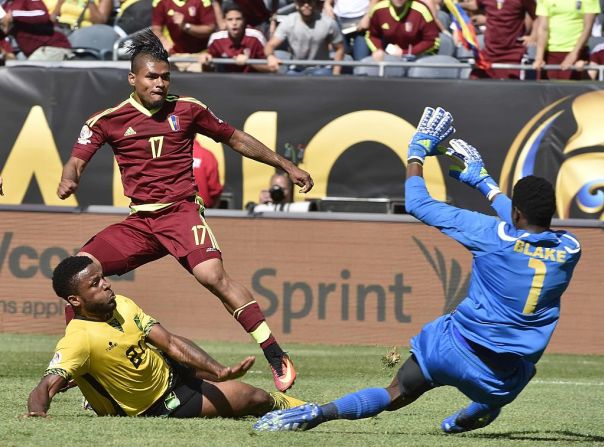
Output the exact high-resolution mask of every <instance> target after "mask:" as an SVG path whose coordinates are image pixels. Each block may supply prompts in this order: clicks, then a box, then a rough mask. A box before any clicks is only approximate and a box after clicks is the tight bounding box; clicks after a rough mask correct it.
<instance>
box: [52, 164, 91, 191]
mask: <svg viewBox="0 0 604 447" xmlns="http://www.w3.org/2000/svg"><path fill="white" fill-rule="evenodd" d="M87 164H88V162H86V161H84V160H82V159H80V158H77V157H70V158H69V160H68V161H67V163H65V166H64V167H63V173H62V174H61V181H60V182H59V187H58V188H57V195H58V196H59V198H60V199H61V200H65V199H66V198H67V197H69V196H71V195H72V194H73V193H74V192H76V190H77V189H78V185H79V184H80V177H81V176H82V172H84V169H85V168H86V165H87Z"/></svg>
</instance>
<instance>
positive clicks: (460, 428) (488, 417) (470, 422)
mask: <svg viewBox="0 0 604 447" xmlns="http://www.w3.org/2000/svg"><path fill="white" fill-rule="evenodd" d="M464 410H465V409H462V410H459V411H458V412H457V413H455V414H453V415H451V416H449V417H448V418H445V419H444V420H443V422H442V424H441V425H440V428H441V429H442V430H443V431H444V432H445V433H449V434H454V433H463V432H466V431H472V430H476V429H478V428H483V427H486V426H487V425H489V424H490V423H491V422H493V421H494V420H495V419H497V416H499V413H501V408H496V409H494V410H490V411H489V412H488V413H486V414H485V415H483V416H478V417H476V418H468V417H466V418H464V417H463V412H464ZM460 416H462V417H461V418H460ZM463 419H465V420H463Z"/></svg>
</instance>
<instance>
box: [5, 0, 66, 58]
mask: <svg viewBox="0 0 604 447" xmlns="http://www.w3.org/2000/svg"><path fill="white" fill-rule="evenodd" d="M2 8H3V9H4V11H5V12H6V14H5V15H4V17H2V19H0V29H1V30H2V32H3V33H4V34H7V35H8V34H12V35H13V37H14V38H15V40H16V41H17V45H19V49H20V50H21V51H22V52H23V54H25V55H26V56H27V57H28V58H29V59H31V60H36V59H37V60H64V59H68V58H69V57H70V56H71V50H70V48H71V45H70V44H69V41H68V40H67V37H65V35H64V34H62V33H60V32H57V31H55V30H54V26H53V24H52V22H51V21H50V16H49V15H48V9H46V5H44V2H42V1H41V0H6V1H5V2H4V3H2Z"/></svg>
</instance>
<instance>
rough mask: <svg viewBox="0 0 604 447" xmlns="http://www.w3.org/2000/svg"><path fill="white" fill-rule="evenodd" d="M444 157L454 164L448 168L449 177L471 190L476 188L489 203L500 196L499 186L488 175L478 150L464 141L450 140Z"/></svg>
mask: <svg viewBox="0 0 604 447" xmlns="http://www.w3.org/2000/svg"><path fill="white" fill-rule="evenodd" d="M449 145H450V147H449V148H447V150H446V155H448V156H449V157H451V159H453V161H454V162H455V164H453V165H451V166H450V167H449V175H450V176H451V177H453V178H454V179H456V180H459V181H460V182H462V183H465V184H466V185H468V186H471V187H472V188H476V189H477V190H478V191H480V192H481V193H482V195H484V196H485V197H486V198H487V199H488V200H489V201H490V202H492V201H493V199H495V197H496V196H497V195H498V194H501V190H500V189H499V185H497V182H495V180H493V177H491V176H490V175H489V173H488V172H487V170H486V168H485V167H484V162H483V161H482V157H481V156H480V153H479V152H478V150H477V149H476V148H475V147H474V146H472V145H471V144H469V143H467V142H465V141H464V140H451V141H450V143H449Z"/></svg>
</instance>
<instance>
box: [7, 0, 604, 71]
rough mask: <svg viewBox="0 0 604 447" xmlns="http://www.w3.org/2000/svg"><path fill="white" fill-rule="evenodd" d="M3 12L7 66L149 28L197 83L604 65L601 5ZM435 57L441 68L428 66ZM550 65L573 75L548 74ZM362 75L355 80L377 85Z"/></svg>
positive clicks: (40, 5)
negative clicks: (243, 77)
mask: <svg viewBox="0 0 604 447" xmlns="http://www.w3.org/2000/svg"><path fill="white" fill-rule="evenodd" d="M0 6H1V8H2V9H0V36H1V40H0V60H2V61H3V60H7V59H14V58H17V59H32V60H69V59H82V58H83V59H109V58H110V56H111V54H112V48H105V49H104V51H101V52H96V53H91V52H90V51H85V50H82V48H81V47H85V46H86V45H84V44H82V42H85V41H86V38H87V36H91V37H90V38H92V36H94V37H95V38H96V39H97V40H99V39H102V38H107V39H109V41H110V42H115V41H117V40H118V39H119V38H124V39H126V38H127V36H129V35H132V34H133V33H136V32H137V31H140V30H142V29H144V28H148V27H151V29H152V30H153V32H154V33H155V34H156V35H157V36H158V37H159V38H160V39H161V41H162V43H163V45H164V47H165V48H166V50H168V51H169V53H170V55H171V56H172V57H173V58H175V59H178V57H181V59H182V57H185V60H187V61H188V62H185V63H178V64H177V68H178V69H180V70H186V71H213V70H215V71H226V72H243V73H249V72H264V73H286V74H290V75H330V74H333V75H338V74H340V73H345V74H350V73H353V70H352V69H351V67H350V66H346V65H345V64H337V63H336V64H333V65H326V64H325V62H326V61H334V62H338V61H353V60H354V61H361V62H364V63H369V62H373V61H386V62H401V61H402V62H410V61H417V60H422V61H424V62H432V61H434V62H437V63H456V62H459V61H461V62H470V63H472V64H473V67H474V69H473V70H472V72H471V73H470V77H471V78H474V79H477V78H499V79H523V78H525V73H527V72H528V71H524V70H522V71H521V70H518V69H507V68H506V69H503V68H500V67H495V68H493V67H492V64H524V65H526V66H527V68H529V67H530V68H531V69H532V70H531V71H530V72H531V73H532V74H531V75H530V76H529V75H527V76H526V78H527V79H528V78H531V77H533V78H550V79H588V78H589V77H588V74H589V76H591V77H592V78H595V77H596V76H597V74H598V72H597V71H596V70H585V69H584V68H585V67H586V66H589V65H599V64H600V63H601V61H602V59H604V46H603V45H602V43H603V42H604V37H602V22H603V21H604V20H602V14H601V11H602V5H601V4H600V3H598V0H584V1H571V0H564V1H561V2H555V1H553V0H460V1H459V2H458V1H457V0H381V1H380V0H346V1H345V0H324V1H321V0H270V1H269V0H226V1H224V3H223V2H221V1H218V0H202V1H201V2H200V1H198V0H156V1H153V2H152V1H151V0H84V1H82V0H42V1H40V0H3V1H1V2H0ZM87 29H88V30H87ZM93 30H94V31H93ZM108 46H111V45H108ZM72 47H73V48H72ZM434 55H438V56H439V59H427V58H428V57H431V56H434ZM215 59H222V60H221V61H220V62H219V63H215V62H216V61H215ZM224 59H233V63H232V64H229V63H228V62H227V61H225V60H224ZM250 60H252V61H251V62H250ZM288 60H304V61H309V60H310V61H312V60H317V61H321V62H320V63H317V65H309V64H304V65H301V64H298V65H295V64H290V63H289V62H288ZM260 61H262V62H264V63H262V62H260ZM550 64H554V65H559V66H560V68H561V69H560V70H547V71H545V70H541V69H542V68H543V67H544V66H545V65H550ZM357 68H359V67H356V68H355V71H354V73H355V74H368V72H367V71H365V70H357ZM573 68H574V69H573ZM577 68H579V70H577ZM402 73H403V74H404V73H405V70H402Z"/></svg>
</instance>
